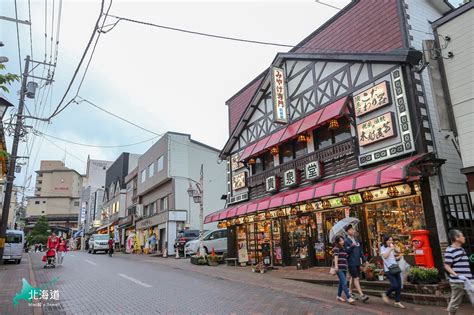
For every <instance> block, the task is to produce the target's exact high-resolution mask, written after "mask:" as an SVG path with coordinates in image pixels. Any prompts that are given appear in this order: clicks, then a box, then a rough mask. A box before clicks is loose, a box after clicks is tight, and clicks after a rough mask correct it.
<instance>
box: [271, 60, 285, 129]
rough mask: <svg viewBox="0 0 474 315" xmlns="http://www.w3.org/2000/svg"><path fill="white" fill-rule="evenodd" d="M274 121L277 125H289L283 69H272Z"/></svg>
mask: <svg viewBox="0 0 474 315" xmlns="http://www.w3.org/2000/svg"><path fill="white" fill-rule="evenodd" d="M271 72H272V99H273V119H274V121H275V122H276V123H280V124H286V123H288V113H287V109H286V91H285V89H286V88H285V74H284V72H283V69H282V68H278V67H272V69H271Z"/></svg>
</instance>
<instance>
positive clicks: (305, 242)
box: [283, 214, 316, 266]
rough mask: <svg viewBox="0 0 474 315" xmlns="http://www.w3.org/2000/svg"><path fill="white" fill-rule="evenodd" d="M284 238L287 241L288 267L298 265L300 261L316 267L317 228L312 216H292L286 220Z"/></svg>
mask: <svg viewBox="0 0 474 315" xmlns="http://www.w3.org/2000/svg"><path fill="white" fill-rule="evenodd" d="M283 227H284V231H283V236H284V240H285V249H286V250H285V251H284V252H285V255H284V257H283V259H284V262H285V264H286V265H292V266H294V265H296V264H297V263H298V261H299V260H303V263H304V264H305V263H307V264H308V266H314V265H315V263H316V259H315V251H314V243H315V240H316V229H315V228H316V226H315V224H314V218H313V215H312V214H308V215H302V216H296V215H295V216H290V217H289V218H288V219H286V220H284V224H283Z"/></svg>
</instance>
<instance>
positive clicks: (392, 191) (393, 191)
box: [387, 186, 399, 198]
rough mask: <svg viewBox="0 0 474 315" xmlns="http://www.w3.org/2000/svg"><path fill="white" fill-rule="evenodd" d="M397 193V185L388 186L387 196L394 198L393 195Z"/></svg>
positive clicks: (395, 195)
mask: <svg viewBox="0 0 474 315" xmlns="http://www.w3.org/2000/svg"><path fill="white" fill-rule="evenodd" d="M398 194H399V192H398V189H397V187H395V186H390V187H388V189H387V195H389V196H390V197H392V198H395V197H397V196H398Z"/></svg>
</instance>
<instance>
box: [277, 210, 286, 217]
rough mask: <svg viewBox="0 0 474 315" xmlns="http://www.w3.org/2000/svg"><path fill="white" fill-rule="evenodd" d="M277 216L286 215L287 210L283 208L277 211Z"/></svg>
mask: <svg viewBox="0 0 474 315" xmlns="http://www.w3.org/2000/svg"><path fill="white" fill-rule="evenodd" d="M277 216H279V217H284V216H285V211H283V210H282V209H280V210H278V211H277Z"/></svg>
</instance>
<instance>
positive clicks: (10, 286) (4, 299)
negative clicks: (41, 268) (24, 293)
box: [0, 253, 43, 315]
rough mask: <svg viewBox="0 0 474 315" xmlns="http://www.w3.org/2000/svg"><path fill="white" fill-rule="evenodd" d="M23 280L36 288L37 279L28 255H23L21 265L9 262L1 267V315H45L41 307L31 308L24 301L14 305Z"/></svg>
mask: <svg viewBox="0 0 474 315" xmlns="http://www.w3.org/2000/svg"><path fill="white" fill-rule="evenodd" d="M22 279H25V280H26V281H28V283H29V284H30V285H31V286H33V287H36V285H37V284H36V279H35V276H34V272H33V267H32V264H31V260H30V257H29V255H28V254H26V253H23V258H22V260H21V263H20V264H19V265H17V264H15V263H13V262H9V263H7V264H3V265H0V284H1V286H2V289H1V290H0V314H22V315H23V314H33V315H41V314H43V312H42V310H41V307H33V306H29V305H28V303H27V302H26V301H24V300H21V301H19V304H18V305H17V306H14V305H13V297H15V295H16V294H18V293H20V292H21V290H22V288H23V284H22Z"/></svg>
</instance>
